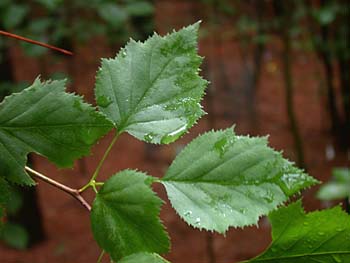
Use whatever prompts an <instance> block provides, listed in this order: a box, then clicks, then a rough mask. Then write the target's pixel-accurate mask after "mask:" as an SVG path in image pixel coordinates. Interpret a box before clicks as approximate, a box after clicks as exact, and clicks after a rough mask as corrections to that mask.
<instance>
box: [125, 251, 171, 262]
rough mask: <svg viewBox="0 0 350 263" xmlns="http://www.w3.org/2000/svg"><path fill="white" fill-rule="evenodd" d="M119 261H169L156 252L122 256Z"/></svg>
mask: <svg viewBox="0 0 350 263" xmlns="http://www.w3.org/2000/svg"><path fill="white" fill-rule="evenodd" d="M119 263H169V261H167V260H165V259H164V258H162V257H161V256H159V255H157V254H151V253H137V254H132V255H130V256H127V257H125V258H122V259H121V260H120V261H119Z"/></svg>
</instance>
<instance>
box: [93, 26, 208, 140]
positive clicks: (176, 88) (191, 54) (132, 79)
mask: <svg viewBox="0 0 350 263" xmlns="http://www.w3.org/2000/svg"><path fill="white" fill-rule="evenodd" d="M198 27H199V23H196V24H194V25H191V26H188V27H186V28H183V29H181V30H180V31H178V32H175V31H174V32H173V33H172V34H169V35H166V36H164V37H161V36H159V35H157V34H154V35H153V36H152V37H150V38H149V39H148V40H147V41H145V42H144V43H141V42H136V41H134V40H131V41H130V42H129V43H128V44H127V46H126V47H125V48H124V49H122V50H121V51H120V52H119V54H118V55H117V57H116V58H114V59H103V60H102V65H101V68H100V69H99V71H98V73H97V77H96V88H95V95H96V101H97V104H98V106H99V109H100V111H102V112H103V113H105V115H106V116H107V117H108V118H110V119H111V120H112V121H113V122H114V123H115V126H116V127H117V129H118V130H119V132H123V131H126V132H128V133H130V134H131V135H133V136H135V137H136V138H138V139H140V140H143V141H146V142H149V143H162V144H167V143H171V142H173V141H175V140H176V139H178V138H179V137H180V136H181V135H183V134H184V133H185V132H186V131H187V130H188V129H189V128H190V127H192V126H193V124H194V123H196V121H197V120H198V119H199V118H200V117H201V116H202V115H203V114H204V111H203V110H202V108H201V105H200V104H199V102H200V100H201V98H202V96H203V94H204V89H205V87H206V85H207V81H205V80H204V79H202V78H201V77H200V76H199V75H198V72H199V66H200V64H201V62H202V58H201V57H200V56H198V55H197V35H198Z"/></svg>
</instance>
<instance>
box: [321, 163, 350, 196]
mask: <svg viewBox="0 0 350 263" xmlns="http://www.w3.org/2000/svg"><path fill="white" fill-rule="evenodd" d="M346 197H350V170H349V169H347V168H336V169H333V178H332V180H331V181H330V182H328V183H325V184H324V185H322V186H321V187H320V189H319V191H318V192H317V198H319V199H321V200H336V199H342V198H346Z"/></svg>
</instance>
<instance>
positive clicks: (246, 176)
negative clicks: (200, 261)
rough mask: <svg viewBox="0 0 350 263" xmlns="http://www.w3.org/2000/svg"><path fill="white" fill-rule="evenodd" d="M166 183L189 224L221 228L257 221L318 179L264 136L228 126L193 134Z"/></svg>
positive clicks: (177, 158) (165, 180)
mask: <svg viewBox="0 0 350 263" xmlns="http://www.w3.org/2000/svg"><path fill="white" fill-rule="evenodd" d="M162 183H163V184H164V186H165V188H166V191H167V194H168V197H169V199H170V201H171V204H172V205H173V207H174V208H175V210H176V211H177V213H178V214H179V215H180V217H181V218H183V219H184V220H185V221H186V222H187V223H188V224H190V225H192V226H194V227H197V228H204V229H207V230H215V231H217V232H220V233H223V232H225V231H226V230H227V229H228V227H229V226H234V227H244V226H247V225H251V224H256V223H257V221H258V219H259V217H260V216H262V215H266V214H268V213H269V212H270V211H272V210H274V209H276V207H277V206H278V205H280V204H282V203H283V202H284V201H286V200H287V199H288V197H289V196H291V195H293V194H296V193H298V192H299V191H300V190H301V189H303V188H305V187H308V186H310V185H313V184H315V183H316V180H315V179H313V178H312V177H309V176H307V175H306V174H305V173H303V172H302V171H301V170H299V169H298V168H296V167H294V166H293V164H292V163H290V162H288V161H287V160H285V159H283V157H282V155H281V154H280V153H278V152H276V151H274V150H273V149H271V148H269V147H268V146H267V140H266V138H250V137H248V136H237V135H235V134H234V132H233V131H232V129H227V130H225V131H215V132H214V131H212V132H208V133H206V134H204V135H202V136H199V137H198V138H196V139H194V140H193V141H192V142H191V143H190V144H189V145H187V147H185V149H184V150H183V151H182V152H181V153H180V154H179V155H178V156H177V157H176V159H175V161H174V162H173V163H172V165H171V166H170V168H169V170H168V171H167V173H166V175H165V177H164V178H163V179H162Z"/></svg>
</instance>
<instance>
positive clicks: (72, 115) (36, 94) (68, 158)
mask: <svg viewBox="0 0 350 263" xmlns="http://www.w3.org/2000/svg"><path fill="white" fill-rule="evenodd" d="M64 85H65V82H64V81H52V82H40V80H39V79H37V80H36V81H35V82H34V83H33V84H32V86H30V87H29V88H27V89H25V90H24V91H22V92H21V93H17V94H13V95H11V96H9V97H7V98H5V99H4V101H3V102H2V103H1V104H0V167H1V171H0V176H5V177H6V179H7V180H9V181H11V182H14V183H17V184H27V185H31V184H34V182H33V180H32V179H31V178H30V177H29V176H28V175H27V174H26V173H25V171H24V166H25V164H26V161H27V154H28V153H29V152H36V153H38V154H41V155H43V156H45V157H47V158H48V159H49V160H50V161H52V162H53V163H55V164H56V165H58V166H60V167H68V166H71V165H72V164H73V161H74V160H75V159H77V158H79V157H82V156H83V155H87V154H89V151H90V147H91V146H92V145H93V144H95V142H96V141H97V140H98V139H99V138H100V137H101V136H103V135H105V134H106V133H107V132H108V131H109V130H110V129H111V128H112V127H113V126H112V124H111V123H110V122H109V121H108V120H107V119H106V118H105V117H104V116H103V115H102V114H100V113H98V112H97V111H95V109H94V108H93V107H91V106H90V105H88V104H86V103H84V102H83V100H82V98H81V97H78V96H76V95H73V94H68V93H65V91H64V89H65V87H64Z"/></svg>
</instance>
